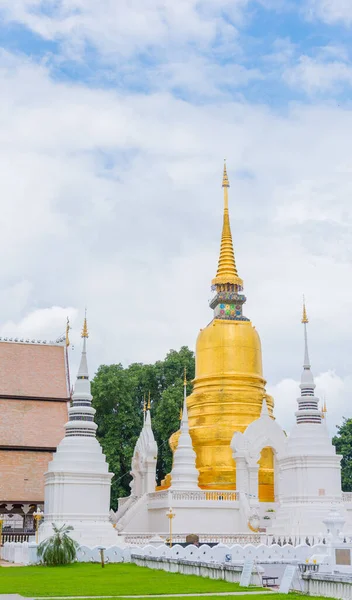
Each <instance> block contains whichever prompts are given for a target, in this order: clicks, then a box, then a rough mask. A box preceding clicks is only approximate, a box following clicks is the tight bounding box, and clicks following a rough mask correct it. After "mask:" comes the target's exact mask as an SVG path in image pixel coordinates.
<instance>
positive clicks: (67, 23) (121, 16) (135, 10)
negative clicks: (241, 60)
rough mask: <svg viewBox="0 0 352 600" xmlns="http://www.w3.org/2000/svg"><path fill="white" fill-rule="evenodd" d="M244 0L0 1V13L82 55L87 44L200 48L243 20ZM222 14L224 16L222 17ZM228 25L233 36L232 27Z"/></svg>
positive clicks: (121, 49)
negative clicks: (175, 45)
mask: <svg viewBox="0 0 352 600" xmlns="http://www.w3.org/2000/svg"><path fill="white" fill-rule="evenodd" d="M247 3H248V0H201V1H200V2H199V1H198V0H178V2H173V1H172V0H133V1H131V0H119V2H116V0H101V1H100V2H99V3H97V2H95V1H94V0H84V1H83V0H59V1H58V2H57V1H56V0H49V2H48V0H46V1H45V2H44V1H43V0H16V2H9V1H8V0H0V9H2V11H3V17H4V18H5V19H7V20H8V21H16V22H19V23H22V24H23V25H25V26H26V27H28V28H29V29H31V30H32V31H34V32H35V33H37V34H39V35H40V36H42V37H43V38H45V39H49V40H60V41H63V42H65V49H66V52H67V53H68V54H70V55H73V56H76V57H77V56H79V55H80V54H82V51H83V49H84V46H85V44H86V43H89V44H92V45H93V46H95V47H96V48H98V49H99V51H100V52H101V53H103V54H104V55H105V56H107V55H109V54H111V53H118V54H121V55H124V56H128V55H129V54H130V53H134V52H138V51H142V50H143V51H145V50H146V48H152V47H154V46H162V47H164V48H165V47H169V46H172V45H173V44H175V43H176V44H179V43H187V42H188V41H191V42H192V44H194V43H197V44H198V45H199V46H200V47H201V46H202V45H203V44H205V45H206V44H207V43H208V42H209V41H211V40H213V39H215V37H216V36H217V35H219V33H222V32H223V33H224V35H226V36H227V35H228V32H229V23H233V24H236V23H237V22H239V21H241V18H242V9H243V7H245V6H246V5H247ZM225 14H226V16H227V19H225V18H224V15H225ZM231 29H232V35H234V34H235V30H234V29H233V27H232V28H231Z"/></svg>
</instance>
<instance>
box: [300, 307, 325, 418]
mask: <svg viewBox="0 0 352 600" xmlns="http://www.w3.org/2000/svg"><path fill="white" fill-rule="evenodd" d="M302 323H303V327H304V360H303V371H302V375H301V383H300V386H299V387H300V388H301V396H300V397H299V398H297V402H298V411H297V412H296V420H297V423H298V424H299V423H321V416H322V413H321V411H320V410H319V407H318V403H319V398H317V397H316V396H315V395H314V390H315V383H314V377H313V373H312V371H311V369H310V360H309V353H308V335H307V324H308V317H307V311H306V305H305V301H304V298H303V316H302Z"/></svg>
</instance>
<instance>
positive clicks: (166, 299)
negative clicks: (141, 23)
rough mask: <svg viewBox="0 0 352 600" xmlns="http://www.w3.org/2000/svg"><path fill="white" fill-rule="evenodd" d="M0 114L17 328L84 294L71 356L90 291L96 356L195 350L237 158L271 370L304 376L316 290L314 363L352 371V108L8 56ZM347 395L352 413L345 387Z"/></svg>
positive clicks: (9, 311)
mask: <svg viewBox="0 0 352 600" xmlns="http://www.w3.org/2000/svg"><path fill="white" fill-rule="evenodd" d="M0 114H1V115H2V124H1V127H0V170H1V176H0V194H1V198H2V211H3V215H5V218H4V220H3V225H2V235H1V237H0V251H1V255H2V256H3V257H6V260H3V261H2V262H1V265H0V281H1V290H0V307H1V310H2V314H4V315H6V316H5V317H3V320H4V327H5V325H6V334H7V335H8V336H13V337H15V336H16V335H17V336H18V337H24V336H26V335H27V331H29V330H30V331H33V334H32V333H31V334H30V335H33V337H36V338H41V337H43V338H48V337H57V336H58V335H60V334H61V333H62V331H63V330H64V327H65V321H66V314H67V311H68V309H67V308H65V307H72V310H75V311H77V313H78V314H79V317H76V320H75V331H74V332H72V335H73V340H74V341H75V337H74V336H75V335H76V341H75V345H76V349H75V351H74V352H73V355H74V356H73V358H74V357H75V356H77V345H78V342H79V330H80V321H81V319H82V316H83V309H84V307H85V306H86V305H87V307H88V317H89V326H90V331H91V335H90V338H89V357H90V365H91V369H92V371H93V370H94V369H95V368H96V367H97V366H98V365H99V364H100V363H102V362H107V363H111V362H119V361H123V362H125V363H127V362H130V361H154V360H157V359H159V358H162V357H163V355H164V354H165V353H166V352H167V351H168V350H169V349H170V348H179V347H180V346H181V345H182V344H188V345H190V346H191V347H194V344H195V338H196V335H197V332H198V331H199V329H200V327H204V326H205V325H206V324H207V323H208V322H209V321H210V319H211V311H210V309H209V307H208V306H207V300H208V298H209V296H210V292H209V285H210V280H211V278H212V276H213V274H214V271H215V268H216V260H217V254H218V247H219V237H220V227H221V212H222V206H221V205H222V191H221V187H220V183H221V170H222V160H223V157H224V156H226V157H227V159H228V169H229V176H230V182H231V186H232V187H231V196H230V198H231V199H230V202H231V215H232V225H233V235H234V240H235V248H236V256H237V263H238V268H239V271H240V274H241V276H242V277H243V278H244V281H245V290H246V295H247V297H248V303H247V306H246V311H245V312H246V314H247V315H248V316H250V317H251V318H252V319H253V323H254V324H255V325H256V327H257V328H258V331H259V333H260V335H261V338H262V343H263V356H264V366H265V369H264V372H265V376H266V377H267V378H268V380H269V383H271V386H273V385H274V386H275V382H278V381H281V380H282V379H283V378H288V379H292V380H295V379H296V377H297V375H298V376H299V373H300V364H301V360H302V331H301V326H300V324H299V321H300V310H301V306H300V304H301V294H302V293H303V292H305V294H306V296H307V302H308V308H309V312H310V316H311V324H310V334H309V335H310V343H311V358H312V363H313V366H314V372H316V373H325V372H328V371H329V370H334V371H335V372H336V377H339V378H341V379H342V380H343V381H345V380H346V378H348V377H349V373H350V372H351V371H352V369H351V367H352V365H351V360H350V352H349V347H350V339H351V336H352V323H351V319H350V306H351V302H352V286H351V285H350V283H349V282H350V281H351V276H352V265H351V260H350V248H351V226H350V221H351V211H350V194H351V181H352V174H351V171H350V167H349V164H348V156H349V153H350V134H349V132H350V130H351V126H352V111H350V110H348V109H344V110H342V109H339V108H338V107H334V106H314V107H312V106H311V107H304V106H295V107H293V108H292V109H291V110H290V111H289V112H288V114H287V115H286V116H283V115H281V116H277V115H275V114H273V113H272V112H270V110H269V109H268V108H266V107H265V106H259V105H250V104H246V103H245V102H244V101H241V102H236V101H226V102H222V103H217V104H216V105H215V104H214V105H199V106H192V105H190V104H188V103H186V102H184V101H181V100H178V99H176V98H173V97H172V96H171V95H169V94H161V93H155V94H151V95H149V96H146V95H142V94H135V95H134V94H128V95H127V94H123V95H120V94H119V93H117V92H116V91H114V90H101V89H89V88H85V87H84V86H82V85H74V84H68V83H59V82H54V81H52V80H51V79H50V76H49V74H48V72H47V70H46V69H45V67H43V66H35V65H33V64H31V63H30V62H29V61H25V60H23V59H21V58H19V57H17V58H15V57H13V56H11V55H6V54H3V55H1V56H0ZM342 236H343V238H342ZM341 238H342V241H343V243H339V240H340V239H341ZM14 298H15V300H14ZM52 307H56V308H55V309H54V308H52ZM46 309H47V310H46ZM31 315H32V316H31ZM60 323H61V325H60ZM34 329H35V330H36V331H35V332H34ZM10 330H11V331H10ZM54 330H56V331H55V332H54ZM28 335H29V333H28ZM74 360H75V361H76V358H75V359H74ZM334 389H337V388H336V386H335V388H334ZM336 393H337V392H336ZM296 394H297V392H295V395H296ZM331 395H333V393H332V392H331ZM339 398H341V403H342V408H341V413H342V412H343V411H344V412H345V414H346V416H349V410H350V409H349V402H347V395H346V394H345V392H344V391H343V390H342V391H341V394H340V395H339ZM276 400H277V402H276V404H277V407H278V408H277V410H278V411H280V408H279V407H280V402H281V401H280V398H277V399H276ZM327 400H328V402H329V404H330V401H329V396H328V394H327ZM278 414H280V413H278ZM279 420H280V419H279Z"/></svg>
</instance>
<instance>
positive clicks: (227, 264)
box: [159, 163, 274, 502]
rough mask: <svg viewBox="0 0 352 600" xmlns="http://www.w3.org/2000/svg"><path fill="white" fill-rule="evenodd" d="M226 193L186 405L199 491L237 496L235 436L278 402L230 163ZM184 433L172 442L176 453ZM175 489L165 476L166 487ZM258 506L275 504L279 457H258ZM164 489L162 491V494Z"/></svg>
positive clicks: (267, 451) (225, 178)
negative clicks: (250, 285) (245, 258)
mask: <svg viewBox="0 0 352 600" xmlns="http://www.w3.org/2000/svg"><path fill="white" fill-rule="evenodd" d="M222 187H223V190H224V216H223V227H222V235H221V245H220V256H219V262H218V269H217V273H216V276H215V278H214V279H213V280H212V290H213V291H214V297H213V298H212V300H211V302H210V307H211V308H212V309H213V311H214V317H213V320H212V321H211V322H210V323H209V325H208V326H207V327H205V328H204V329H202V330H201V331H200V333H199V335H198V339H197V344H196V372H195V379H194V381H193V384H194V388H193V392H192V394H191V395H190V396H189V397H188V399H187V407H188V416H189V428H190V434H191V437H192V442H193V447H194V450H195V452H196V455H197V468H198V470H199V487H200V488H202V489H207V490H235V489H236V465H235V461H234V459H233V457H232V451H231V448H230V442H231V439H232V436H233V434H234V432H235V431H241V432H243V431H244V430H245V429H246V428H247V426H248V425H249V424H250V423H251V422H252V421H254V420H255V419H258V418H259V416H260V413H261V408H262V404H263V398H265V399H266V402H267V406H268V409H269V413H270V415H272V410H273V399H272V397H271V396H268V395H267V394H266V391H265V383H266V382H265V380H264V378H263V372H262V352H261V344H260V338H259V335H258V333H257V331H256V329H255V327H254V326H253V325H252V323H251V321H250V320H249V319H248V318H247V317H245V316H244V315H243V305H244V303H245V302H246V297H245V296H244V294H243V293H242V290H243V281H242V279H241V278H240V277H239V275H238V272H237V267H236V262H235V255H234V251H233V243H232V235H231V227H230V219H229V207H228V190H229V187H230V184H229V180H228V176H227V171H226V163H225V164H224V173H223V181H222ZM178 437H179V432H176V433H174V434H173V435H172V436H171V438H170V446H171V448H172V450H173V451H174V450H175V447H176V445H177V441H178ZM169 485H170V476H169V475H168V476H166V478H165V480H164V481H163V482H162V486H161V487H164V488H165V487H168V486H169ZM258 487H259V490H258V495H259V500H260V501H263V502H272V501H274V456H273V451H272V449H271V448H269V447H268V448H264V449H263V451H262V453H261V456H260V457H259V485H258ZM159 489H160V488H159Z"/></svg>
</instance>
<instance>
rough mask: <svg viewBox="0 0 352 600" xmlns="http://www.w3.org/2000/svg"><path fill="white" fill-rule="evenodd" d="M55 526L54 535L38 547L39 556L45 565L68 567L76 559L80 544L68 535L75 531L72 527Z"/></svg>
mask: <svg viewBox="0 0 352 600" xmlns="http://www.w3.org/2000/svg"><path fill="white" fill-rule="evenodd" d="M52 525H53V530H54V535H51V536H50V537H49V538H47V539H46V540H43V541H42V542H41V543H40V544H39V546H38V556H39V558H41V559H42V561H43V563H44V564H45V565H47V566H50V567H55V566H57V565H68V564H69V563H71V562H73V561H74V560H75V558H76V554H77V548H78V547H79V544H78V542H76V541H75V540H73V539H72V538H71V537H70V536H69V535H68V534H69V532H70V531H73V527H72V526H71V525H62V526H61V527H57V526H56V525H55V523H53V524H52Z"/></svg>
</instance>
